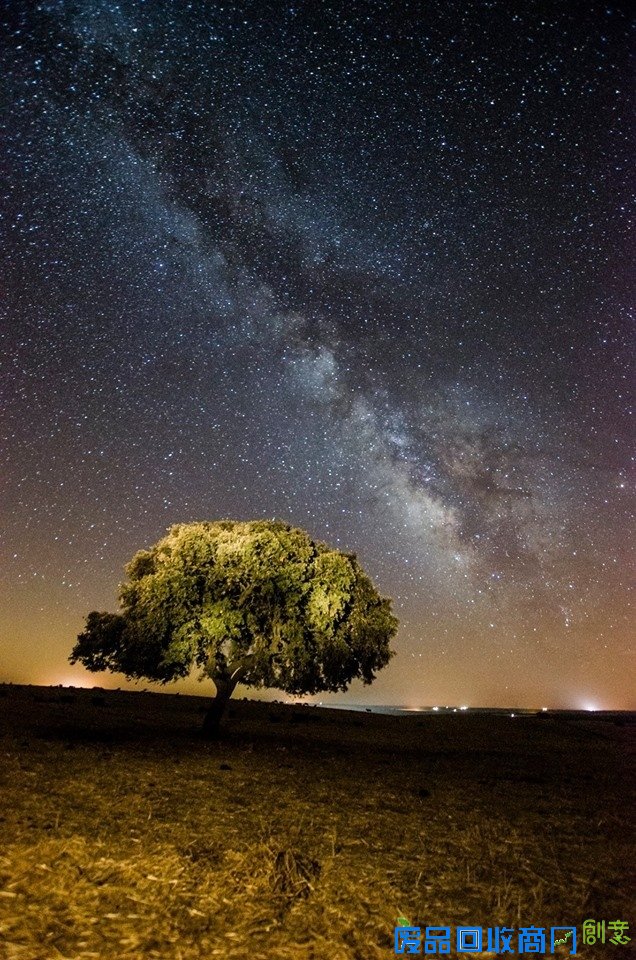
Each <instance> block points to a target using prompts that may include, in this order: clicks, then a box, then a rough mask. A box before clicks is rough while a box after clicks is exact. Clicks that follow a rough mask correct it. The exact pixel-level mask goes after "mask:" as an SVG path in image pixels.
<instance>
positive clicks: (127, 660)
mask: <svg viewBox="0 0 636 960" xmlns="http://www.w3.org/2000/svg"><path fill="white" fill-rule="evenodd" d="M126 574H127V580H126V581H125V582H124V583H123V584H121V586H120V591H119V602H120V612H119V613H115V614H113V613H98V612H92V613H90V614H89V615H88V617H87V620H86V628H85V630H84V632H83V633H81V634H80V635H79V637H78V639H77V643H76V644H75V647H74V648H73V651H72V653H71V656H70V658H69V659H70V660H71V662H72V663H76V662H80V663H82V664H84V666H86V667H87V668H88V669H89V670H95V671H98V670H112V671H115V672H120V673H123V674H125V675H126V676H127V677H128V678H147V679H150V680H157V681H160V682H161V683H167V682H169V681H171V680H176V679H178V678H179V677H185V676H187V675H188V674H189V673H190V671H191V670H192V668H193V667H198V668H200V671H201V675H202V676H203V677H205V676H208V677H210V678H211V679H212V680H214V682H215V684H216V686H217V694H218V693H219V691H221V690H222V689H226V690H227V689H230V693H231V690H232V689H233V687H234V685H235V684H236V682H238V681H239V680H240V681H241V682H242V683H244V684H246V685H248V686H251V687H263V686H265V687H273V688H276V689H278V690H282V691H285V692H286V693H290V694H297V695H298V694H312V693H318V692H321V691H338V690H345V689H346V688H347V687H348V685H349V684H350V683H351V681H352V680H354V679H355V678H358V679H360V680H362V682H363V683H365V684H369V683H371V682H372V681H373V680H374V679H375V676H376V673H377V671H378V670H380V669H381V668H382V667H384V666H386V664H387V663H388V662H389V660H390V658H391V657H392V656H393V651H391V650H390V649H389V642H390V640H391V638H392V637H393V636H394V634H395V632H396V629H397V620H396V619H395V617H394V616H393V614H392V613H391V602H390V600H389V599H387V598H383V597H381V596H380V595H379V594H378V592H377V591H376V589H375V587H374V586H373V583H372V582H371V580H370V578H369V577H368V576H367V574H366V573H365V572H364V570H363V569H362V568H361V566H360V564H359V563H358V561H357V559H356V557H355V555H354V554H351V553H344V552H341V551H339V550H334V549H332V548H331V547H329V546H327V545H326V544H324V543H320V542H318V541H315V540H312V539H311V537H310V536H309V535H308V534H307V533H306V532H305V531H303V530H300V529H297V528H294V527H291V526H289V525H287V524H285V523H281V522H277V521H264V520H256V521H248V522H239V521H230V520H223V521H219V522H201V523H188V524H178V525H176V526H173V527H171V528H170V529H169V530H168V532H167V534H166V536H164V537H163V538H162V539H161V540H159V541H158V542H157V543H156V544H155V545H154V546H153V547H151V548H150V549H149V550H140V551H139V552H138V553H137V554H135V556H134V557H133V558H132V560H131V561H130V563H129V564H128V565H127V566H126Z"/></svg>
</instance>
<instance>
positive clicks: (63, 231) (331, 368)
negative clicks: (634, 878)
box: [0, 0, 636, 709]
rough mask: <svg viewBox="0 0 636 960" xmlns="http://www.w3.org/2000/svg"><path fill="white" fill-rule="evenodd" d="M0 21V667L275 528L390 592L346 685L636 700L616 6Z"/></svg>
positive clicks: (585, 703)
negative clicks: (283, 525)
mask: <svg viewBox="0 0 636 960" xmlns="http://www.w3.org/2000/svg"><path fill="white" fill-rule="evenodd" d="M4 8H5V10H4V13H3V15H2V17H3V21H4V23H3V26H4V29H3V46H2V73H3V87H4V90H5V93H6V94H7V95H6V96H5V97H4V98H3V99H4V104H5V105H4V109H3V128H4V145H5V148H4V150H3V154H4V155H5V164H4V170H3V173H2V177H1V181H0V192H1V195H2V205H1V211H2V220H1V229H2V258H3V264H2V318H1V324H2V327H1V329H2V341H1V342H2V356H1V358H0V364H1V374H2V381H1V382H2V396H3V406H4V412H3V416H2V461H3V464H2V480H1V483H2V486H1V488H0V497H1V504H0V507H1V512H2V516H1V521H0V522H1V528H2V557H1V565H2V573H1V576H2V596H1V613H0V643H1V646H2V660H1V663H2V666H1V668H0V671H1V674H2V676H1V677H0V679H3V680H12V681H16V682H38V683H60V682H71V683H72V682H76V683H81V682H84V681H85V680H86V678H88V679H89V680H90V682H91V683H95V684H101V685H104V686H107V685H111V686H118V685H122V686H124V685H125V683H124V682H123V679H122V678H121V677H119V676H112V677H111V676H109V675H107V674H97V675H90V674H86V673H84V672H83V671H82V670H81V669H80V668H71V667H70V666H69V665H68V663H67V662H66V658H67V657H68V654H69V652H70V650H71V647H72V645H73V643H74V640H75V636H76V634H77V633H78V632H79V630H80V629H81V628H82V624H83V619H84V616H85V615H86V613H87V612H88V611H89V610H91V609H102V610H105V609H110V610H114V609H116V590H117V584H118V583H119V581H120V580H121V579H122V578H123V571H122V567H123V564H124V563H125V562H126V561H127V560H128V559H129V558H130V557H131V555H132V554H133V553H134V552H135V551H136V550H137V549H140V548H141V547H143V546H147V545H149V544H151V543H153V542H154V541H156V540H157V539H158V538H159V537H160V536H162V535H163V533H164V531H165V529H166V528H167V527H168V526H169V525H170V524H172V523H176V522H182V521H189V520H203V519H210V520H213V519H220V518H226V517H230V518H237V519H252V518H256V517H265V518H273V517H277V518H280V519H283V520H286V521H288V522H290V523H292V524H294V525H297V526H301V527H304V528H306V529H307V530H308V531H309V532H310V533H311V534H312V535H314V536H315V537H317V538H318V539H322V540H325V541H327V542H329V543H332V544H334V545H336V546H339V547H342V548H343V549H344V548H346V549H349V550H353V551H355V552H356V553H357V555H358V557H359V559H360V561H361V563H362V564H363V566H364V567H365V568H366V569H367V570H368V572H369V573H370V574H371V576H372V577H373V579H374V581H375V582H376V585H377V586H378V588H379V589H380V590H381V591H382V592H383V593H384V594H387V595H390V596H392V597H393V598H394V610H395V613H396V614H397V616H398V617H399V618H400V621H401V626H400V630H399V633H398V636H397V638H396V640H395V641H394V644H393V645H394V647H395V649H396V650H397V652H398V655H397V656H396V657H395V658H394V659H393V661H392V662H391V664H390V666H389V667H388V668H386V669H385V670H384V671H383V672H382V673H381V674H380V675H379V677H378V680H377V681H376V683H375V684H374V685H373V686H372V687H370V688H363V687H362V686H357V685H354V686H353V687H352V689H351V691H350V693H349V694H348V697H349V699H350V700H351V701H352V702H354V701H355V702H361V701H363V700H365V701H366V702H375V703H393V704H405V705H416V704H436V703H442V704H444V703H451V704H460V703H461V704H469V705H475V706H478V705H482V706H494V705H502V706H511V705H517V706H541V705H544V704H545V705H547V706H565V707H593V706H595V707H600V708H607V709H609V708H630V707H631V708H632V709H633V708H635V707H636V702H635V700H634V696H633V693H632V690H633V687H634V683H633V679H634V666H633V660H631V659H630V656H631V654H630V635H631V633H632V632H633V631H632V630H631V629H630V628H631V627H632V626H633V620H630V614H629V605H628V602H629V596H628V583H629V533H630V507H633V503H634V501H633V497H632V493H631V492H630V488H629V476H630V474H629V466H630V453H631V452H632V451H631V449H630V441H631V439H632V437H633V433H632V432H631V431H630V428H629V426H628V415H629V410H628V403H629V399H630V397H629V394H630V387H631V384H632V383H633V381H631V376H630V371H633V367H631V366H630V360H631V359H632V358H633V353H632V356H631V357H630V351H631V350H632V344H633V341H632V339H631V330H630V319H629V312H628V307H629V300H630V292H631V291H630V284H629V279H628V278H629V273H628V263H629V256H628V254H629V247H628V239H627V236H628V234H627V228H628V221H629V216H630V212H631V206H630V204H631V192H630V176H631V171H630V166H631V160H630V153H631V149H632V145H631V144H630V143H629V126H628V122H627V117H628V114H629V100H630V73H629V59H628V55H629V41H630V29H629V28H630V21H629V18H628V13H627V11H628V7H627V4H624V5H621V4H618V5H617V4H613V3H608V4H604V3H594V2H591V3H586V4H572V3H571V2H569V0H560V2H553V3H540V2H537V0H525V2H523V3H521V2H510V0H496V2H470V0H468V2H467V0H461V2H455V0H450V2H432V3H422V2H401V0H400V2H398V0H394V2H382V0H375V2H370V0H353V2H351V3H345V2H341V3H335V2H333V0H327V2H321V3H308V2H306V3H301V2H298V3H293V2H290V3H271V2H267V0H258V2H246V3H242V4H229V3H228V4H223V3H212V2H202V0H200V2H192V3H186V2H185V0H184V2H182V3H181V2H179V3H177V2H167V0H152V2H149V0H148V2H143V0H121V2H119V3H114V2H111V0H93V2H90V0H85V2H82V0H77V2H67V0H51V2H44V3H34V2H32V0H30V2H14V0H9V2H8V3H6V4H5V5H4ZM630 381H631V382H630ZM631 529H632V530H633V527H632V528H631ZM142 686H143V684H142ZM168 689H169V690H171V691H173V690H175V689H181V690H190V691H192V692H197V693H204V692H205V691H204V689H203V688H202V687H200V686H199V685H198V684H197V683H196V682H195V681H192V682H189V683H183V684H181V685H179V686H177V687H169V688H168ZM273 696H276V693H275V692H274V693H273ZM324 699H325V700H328V698H324ZM334 699H338V700H340V701H341V702H342V701H343V700H344V699H346V698H345V697H343V695H340V696H339V697H336V698H334Z"/></svg>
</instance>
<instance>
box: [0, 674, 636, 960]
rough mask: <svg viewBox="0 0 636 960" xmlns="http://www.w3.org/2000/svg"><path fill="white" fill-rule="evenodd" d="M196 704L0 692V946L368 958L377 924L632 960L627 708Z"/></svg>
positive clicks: (131, 956)
mask: <svg viewBox="0 0 636 960" xmlns="http://www.w3.org/2000/svg"><path fill="white" fill-rule="evenodd" d="M205 703H206V701H205V700H201V699H199V698H196V697H182V696H165V695H160V694H152V693H130V692H115V691H112V692H109V691H95V690H68V689H65V690H63V689H60V688H54V689H52V688H46V687H18V686H4V687H2V686H0V756H1V758H2V763H1V773H2V782H1V785H0V791H1V792H0V958H2V960H60V958H68V960H80V958H82V960H83V958H97V960H120V958H128V960H140V958H157V960H194V958H197V960H198V958H212V957H224V958H225V957H227V958H230V960H234V958H241V960H243V958H245V960H246V958H253V960H259V958H268V960H269V958H272V960H292V958H294V960H309V958H313V960H345V958H346V960H349V958H353V960H376V958H390V957H393V956H395V953H394V948H393V928H394V926H395V923H396V918H397V916H398V915H399V914H403V915H405V916H406V917H407V918H409V919H410V920H411V921H412V922H413V923H414V924H419V925H421V926H426V925H434V924H435V925H444V926H451V927H455V926H457V925H470V924H472V925H478V926H483V927H484V928H486V927H488V926H495V925H500V926H503V925H506V926H510V927H515V928H518V927H521V926H531V925H536V926H543V927H548V928H549V927H550V926H555V925H576V926H577V927H578V928H579V931H580V928H581V924H582V922H583V920H585V919H587V918H594V919H597V920H606V921H609V920H624V921H628V922H630V930H629V931H628V935H630V936H631V937H632V941H631V943H630V944H628V945H624V946H621V945H618V946H615V945H612V944H609V943H606V944H603V945H597V946H595V947H592V946H587V945H582V944H581V943H580V942H579V949H578V955H579V956H581V957H585V958H592V960H594V958H596V957H598V958H608V960H614V958H625V960H626V958H627V957H628V956H630V953H631V955H632V956H634V955H636V951H635V952H632V948H633V947H634V944H635V943H636V923H635V921H636V917H635V916H634V910H633V903H634V891H635V889H636V886H635V884H634V875H633V872H631V871H632V870H633V867H632V865H633V863H634V856H633V853H634V850H633V830H632V823H633V817H632V813H631V812H632V811H633V809H634V808H635V807H634V776H633V764H632V763H631V762H630V757H633V745H634V733H635V731H636V725H635V724H634V716H633V715H623V716H620V717H619V716H606V715H603V716H590V715H573V714H571V715H553V714H546V715H538V716H517V717H515V718H511V717H508V716H492V715H474V714H471V713H470V712H468V713H466V714H457V715H455V714H453V715H429V714H427V715H425V716H413V717H392V716H378V715H371V714H366V713H362V714H360V713H350V712H341V711H328V710H320V709H316V708H309V707H290V706H282V705H279V704H266V703H258V702H255V701H251V702H250V701H237V702H236V703H234V704H233V705H232V707H231V713H232V715H231V716H230V717H229V718H228V720H227V732H226V735H225V737H224V738H223V739H221V740H219V741H217V742H213V743H208V742H205V741H203V740H202V739H201V738H200V737H199V735H198V727H199V726H200V724H201V719H202V712H201V711H202V708H203V706H204V705H205ZM557 951H561V952H557V954H556V955H557V956H568V955H569V948H567V947H566V946H565V945H564V946H562V947H558V948H557ZM493 955H494V954H485V953H484V954H481V956H493ZM546 955H547V954H546ZM447 956H448V954H447ZM451 956H457V954H455V952H454V951H452V952H451ZM464 956H466V957H468V956H471V957H475V956H477V955H476V954H465V955H464ZM532 956H535V957H536V956H543V954H536V953H535V954H532ZM550 956H551V954H550Z"/></svg>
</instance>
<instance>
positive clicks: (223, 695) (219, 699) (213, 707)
mask: <svg viewBox="0 0 636 960" xmlns="http://www.w3.org/2000/svg"><path fill="white" fill-rule="evenodd" d="M235 686H236V684H235V683H232V684H231V683H221V682H218V683H217V684H216V697H215V698H214V700H213V701H212V703H211V704H210V706H209V708H208V712H207V713H206V715H205V717H204V718H203V736H204V737H206V739H209V740H216V738H217V737H218V736H219V735H220V732H221V719H222V717H223V714H224V713H225V708H226V706H227V702H228V700H229V699H230V697H231V696H232V693H233V692H234V687H235Z"/></svg>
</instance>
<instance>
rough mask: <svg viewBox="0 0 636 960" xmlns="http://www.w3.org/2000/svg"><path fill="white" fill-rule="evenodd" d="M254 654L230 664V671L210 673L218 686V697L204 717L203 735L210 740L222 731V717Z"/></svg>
mask: <svg viewBox="0 0 636 960" xmlns="http://www.w3.org/2000/svg"><path fill="white" fill-rule="evenodd" d="M253 659H254V658H253V657H252V656H247V657H244V658H243V659H242V660H239V661H237V662H235V663H232V664H229V665H228V671H227V673H226V674H224V675H223V676H219V675H218V674H217V676H214V674H210V676H211V677H212V680H213V681H214V686H215V687H216V697H215V698H214V700H213V701H212V703H211V704H210V706H209V708H208V712H207V713H206V715H205V717H204V719H203V736H204V737H206V738H207V739H210V740H215V739H216V738H217V737H218V736H219V734H220V732H221V719H222V717H223V714H224V713H225V708H226V706H227V702H228V700H229V699H230V697H231V696H232V694H233V693H234V688H235V687H236V684H237V683H238V682H239V680H242V679H243V677H244V676H245V674H246V673H247V672H248V670H249V668H250V666H251V665H252V661H253Z"/></svg>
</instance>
